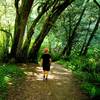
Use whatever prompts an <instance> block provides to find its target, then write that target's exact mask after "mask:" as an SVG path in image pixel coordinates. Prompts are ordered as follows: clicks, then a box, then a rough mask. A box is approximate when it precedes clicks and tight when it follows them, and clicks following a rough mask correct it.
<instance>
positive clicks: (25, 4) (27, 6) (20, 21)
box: [11, 0, 34, 58]
mask: <svg viewBox="0 0 100 100" xmlns="http://www.w3.org/2000/svg"><path fill="white" fill-rule="evenodd" d="M17 1H18V0H17ZM33 1H34V0H30V1H29V0H22V3H21V6H20V7H19V5H18V3H17V6H16V5H15V7H16V19H15V30H14V40H13V44H12V48H11V56H12V57H15V58H16V57H19V55H20V50H21V47H22V43H23V37H24V32H25V27H26V24H27V20H28V16H29V13H30V10H31V7H32V4H33Z"/></svg>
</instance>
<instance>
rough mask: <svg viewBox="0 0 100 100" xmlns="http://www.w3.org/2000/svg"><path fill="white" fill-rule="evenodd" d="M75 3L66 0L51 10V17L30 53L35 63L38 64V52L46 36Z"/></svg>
mask: <svg viewBox="0 0 100 100" xmlns="http://www.w3.org/2000/svg"><path fill="white" fill-rule="evenodd" d="M73 1H74V0H64V1H62V2H61V3H59V4H58V5H54V6H53V8H52V9H51V11H50V13H49V15H48V16H47V18H46V20H45V23H44V25H43V27H42V30H41V32H40V34H39V35H38V37H37V38H36V40H35V42H34V44H33V46H32V48H31V50H30V53H29V57H31V58H32V59H33V61H34V62H37V56H38V51H39V48H40V46H41V44H42V42H43V40H44V38H45V36H46V35H47V34H48V32H49V31H50V29H51V27H52V26H53V24H54V23H55V22H56V20H57V18H58V17H59V15H60V14H61V13H62V12H63V11H64V9H65V8H66V7H67V6H68V5H70V4H71V3H72V2H73Z"/></svg>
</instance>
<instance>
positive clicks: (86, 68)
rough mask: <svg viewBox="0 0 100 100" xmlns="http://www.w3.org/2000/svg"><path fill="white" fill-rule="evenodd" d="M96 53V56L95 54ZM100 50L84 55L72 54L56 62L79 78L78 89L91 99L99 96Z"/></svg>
mask: <svg viewBox="0 0 100 100" xmlns="http://www.w3.org/2000/svg"><path fill="white" fill-rule="evenodd" d="M97 55H98V56H97ZM99 57H100V50H98V52H96V53H94V54H90V55H87V56H86V57H85V58H84V56H81V57H80V56H78V55H72V56H71V57H70V58H69V59H68V60H59V61H58V63H59V64H62V65H64V67H65V68H67V69H69V70H72V72H73V73H74V75H75V77H76V78H78V79H79V83H80V89H81V91H83V93H86V95H88V96H89V97H90V98H92V99H93V100H98V98H99V97H100V59H99Z"/></svg>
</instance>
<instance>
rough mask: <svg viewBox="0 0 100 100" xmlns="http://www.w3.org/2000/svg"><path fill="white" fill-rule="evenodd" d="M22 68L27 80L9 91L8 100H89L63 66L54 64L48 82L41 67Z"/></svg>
mask: <svg viewBox="0 0 100 100" xmlns="http://www.w3.org/2000/svg"><path fill="white" fill-rule="evenodd" d="M32 66H33V67H32ZM21 68H22V69H23V70H24V71H25V73H26V74H27V79H26V81H24V82H23V83H22V84H20V85H19V86H17V87H16V89H10V90H9V97H8V100H89V99H88V97H87V96H85V95H84V94H82V93H81V91H80V89H79V86H78V84H77V79H75V78H74V77H73V75H72V73H71V71H68V70H67V69H65V68H63V66H62V65H59V64H56V63H52V65H51V71H50V72H49V78H48V80H47V81H43V75H42V68H41V67H39V66H37V67H34V65H32V64H30V65H26V64H23V65H22V66H21Z"/></svg>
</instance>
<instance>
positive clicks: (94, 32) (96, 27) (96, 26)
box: [82, 9, 100, 55]
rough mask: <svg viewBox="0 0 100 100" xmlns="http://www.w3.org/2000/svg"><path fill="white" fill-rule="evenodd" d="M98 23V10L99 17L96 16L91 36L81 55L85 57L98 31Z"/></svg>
mask: <svg viewBox="0 0 100 100" xmlns="http://www.w3.org/2000/svg"><path fill="white" fill-rule="evenodd" d="M99 23H100V9H99V16H98V19H97V22H96V24H95V27H94V30H93V31H92V33H91V36H90V38H89V40H88V42H87V44H86V46H85V48H84V51H83V53H82V55H86V54H87V51H88V47H89V45H90V43H91V41H92V39H93V37H94V35H95V34H96V31H97V29H98V26H99Z"/></svg>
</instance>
